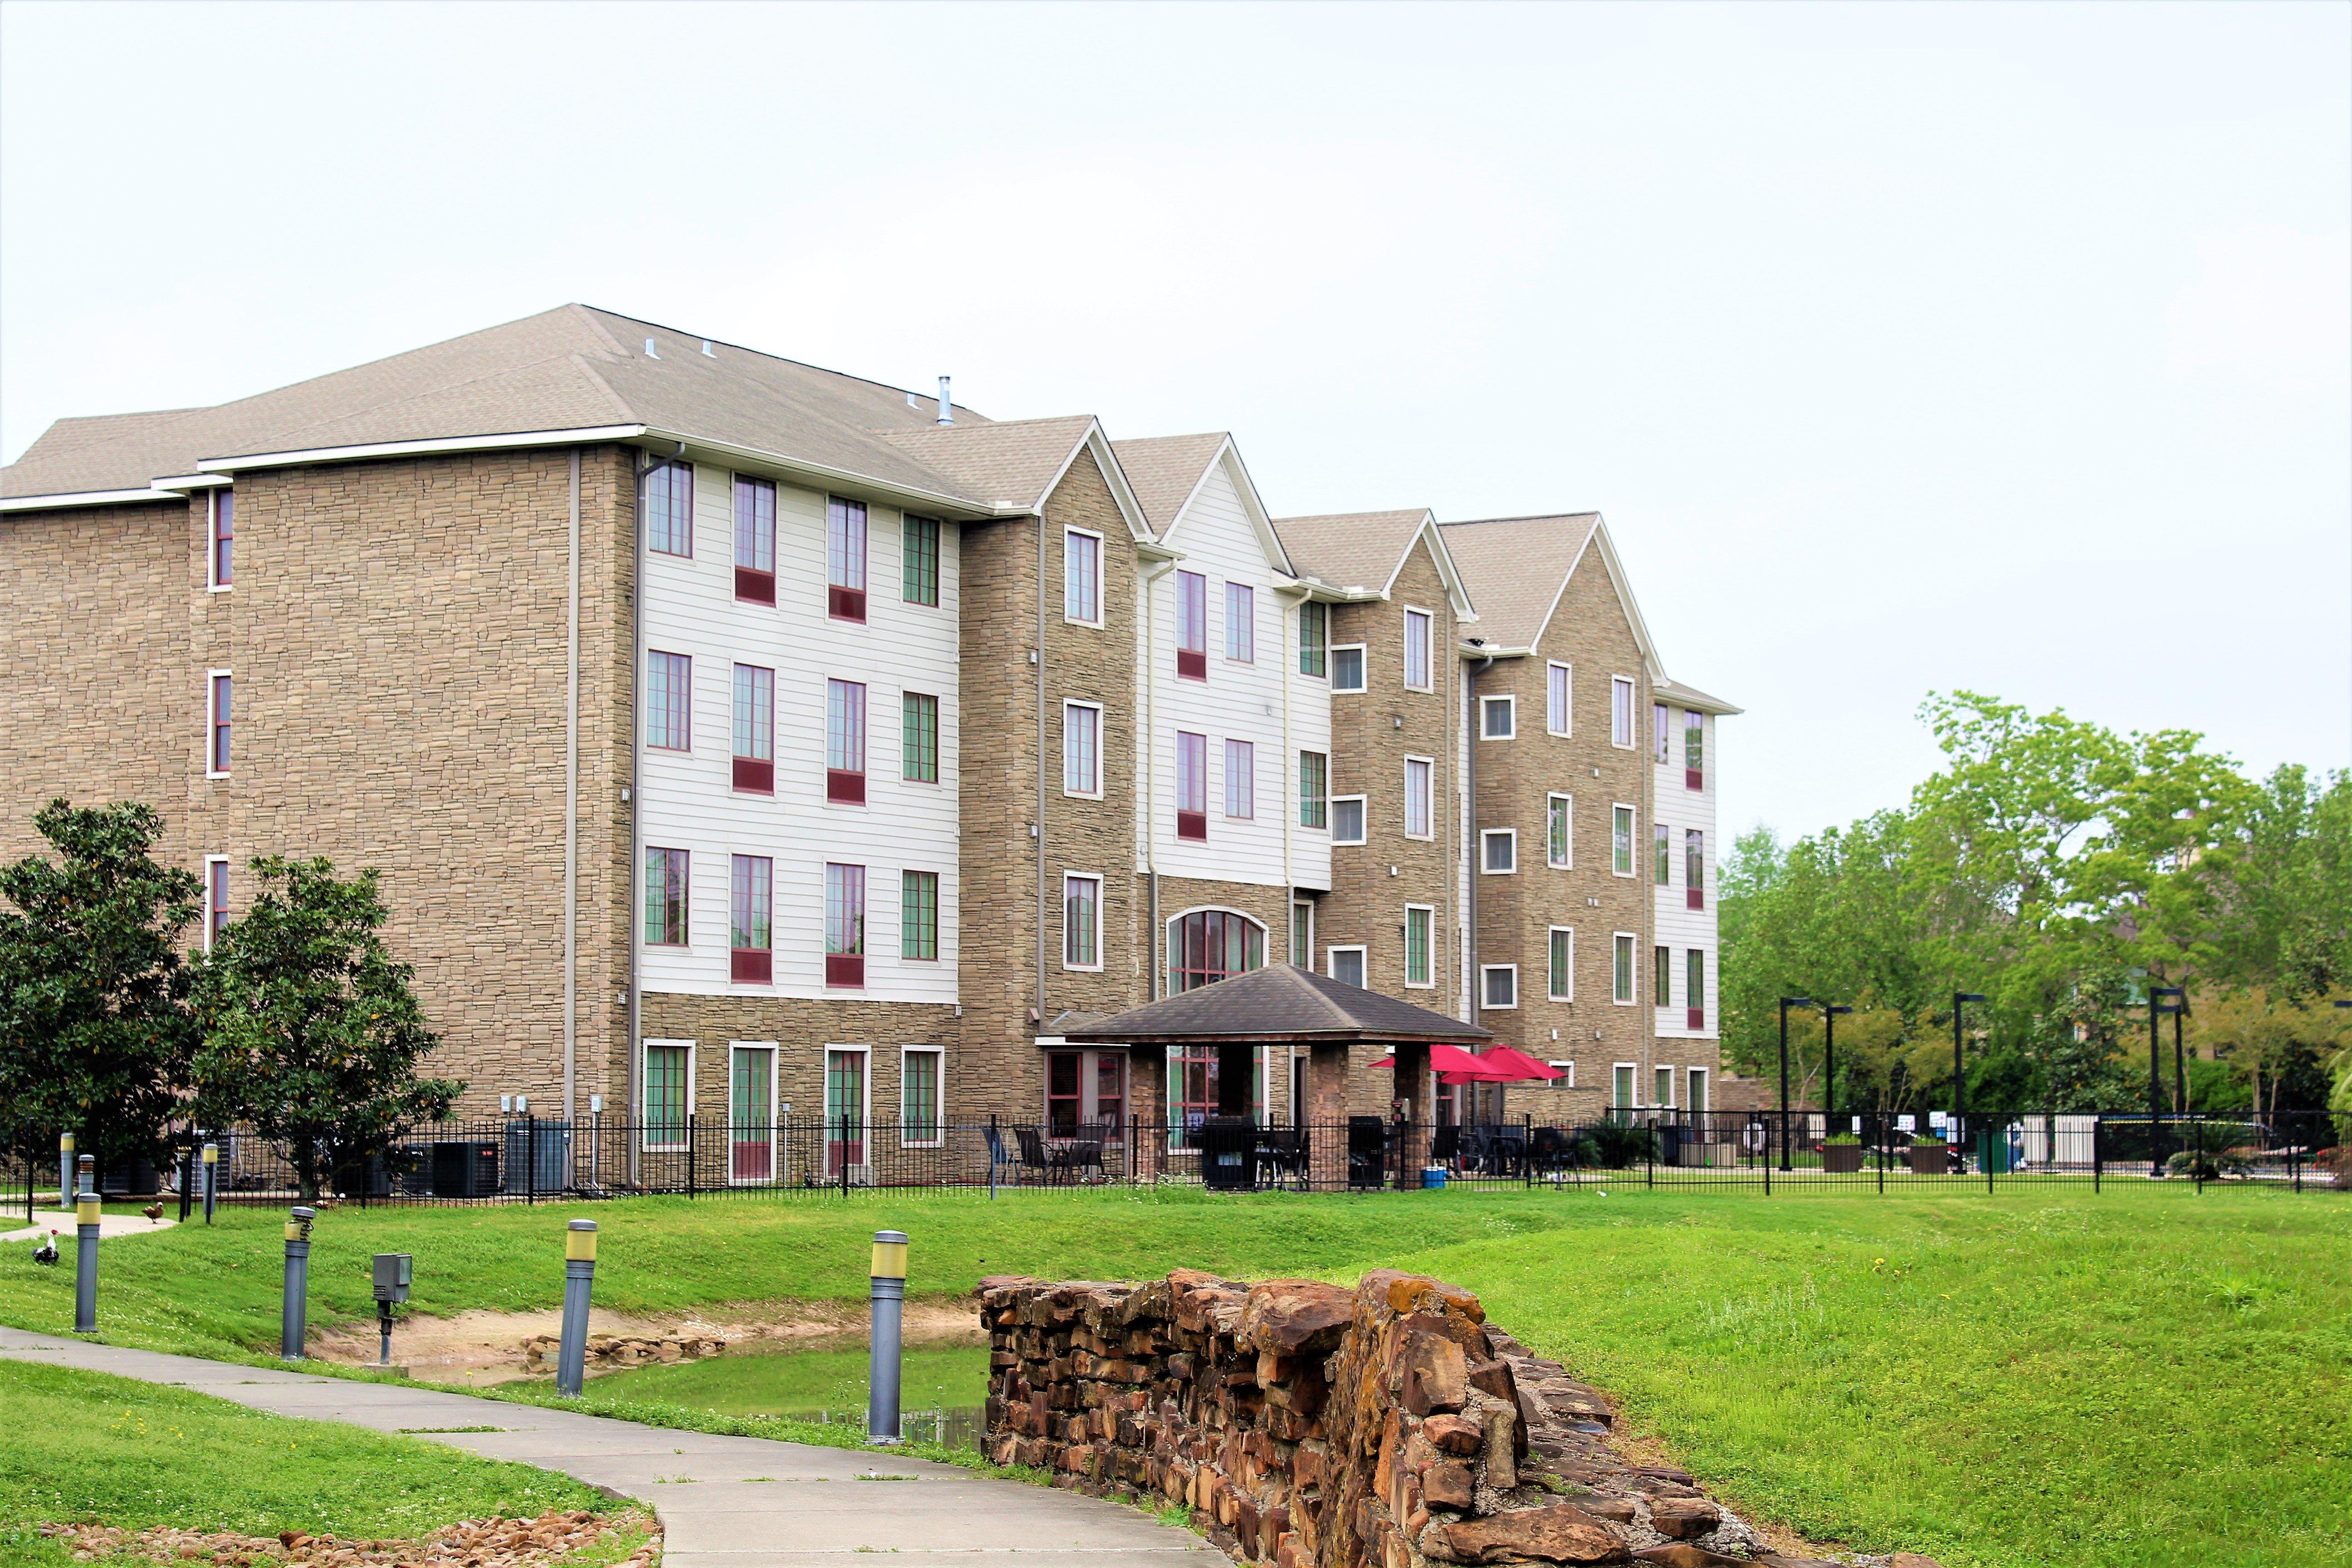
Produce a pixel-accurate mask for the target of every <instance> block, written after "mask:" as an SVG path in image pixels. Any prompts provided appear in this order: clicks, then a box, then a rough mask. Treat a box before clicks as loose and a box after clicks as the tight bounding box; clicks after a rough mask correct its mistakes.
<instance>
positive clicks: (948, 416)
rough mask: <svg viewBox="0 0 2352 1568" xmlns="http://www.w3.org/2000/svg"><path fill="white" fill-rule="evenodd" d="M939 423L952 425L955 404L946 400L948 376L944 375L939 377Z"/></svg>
mask: <svg viewBox="0 0 2352 1568" xmlns="http://www.w3.org/2000/svg"><path fill="white" fill-rule="evenodd" d="M954 423H955V405H954V404H952V403H950V402H949V401H948V378H947V377H946V376H941V377H940V424H942V425H952V424H954Z"/></svg>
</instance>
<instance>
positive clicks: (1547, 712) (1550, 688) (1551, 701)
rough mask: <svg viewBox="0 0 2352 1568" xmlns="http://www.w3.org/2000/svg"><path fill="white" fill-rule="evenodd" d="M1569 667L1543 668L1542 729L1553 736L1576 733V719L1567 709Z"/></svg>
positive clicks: (1562, 665) (1553, 665)
mask: <svg viewBox="0 0 2352 1568" xmlns="http://www.w3.org/2000/svg"><path fill="white" fill-rule="evenodd" d="M1569 679H1570V676H1569V667H1568V666H1567V665H1564V664H1548V665H1546V666H1544V728H1545V729H1547V730H1549V731H1551V732H1552V733H1553V734H1555V735H1571V734H1574V733H1575V732H1576V717H1575V713H1574V711H1573V710H1571V709H1570V707H1569V701H1568V699H1569V684H1568V683H1569Z"/></svg>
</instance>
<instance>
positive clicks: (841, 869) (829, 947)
mask: <svg viewBox="0 0 2352 1568" xmlns="http://www.w3.org/2000/svg"><path fill="white" fill-rule="evenodd" d="M824 983H825V984H827V985H842V986H857V985H863V984H866V868H865V867H863V866H835V865H827V866H826V867H825V868H824Z"/></svg>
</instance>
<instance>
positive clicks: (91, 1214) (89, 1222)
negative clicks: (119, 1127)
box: [66, 1132, 99, 1334]
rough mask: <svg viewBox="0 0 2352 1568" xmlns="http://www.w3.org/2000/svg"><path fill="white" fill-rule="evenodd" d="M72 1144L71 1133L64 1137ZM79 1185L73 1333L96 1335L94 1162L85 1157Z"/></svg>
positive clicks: (96, 1234)
mask: <svg viewBox="0 0 2352 1568" xmlns="http://www.w3.org/2000/svg"><path fill="white" fill-rule="evenodd" d="M66 1142H68V1144H70V1143H71V1142H73V1134H72V1133H70V1132H68V1134H66ZM76 1163H77V1164H79V1167H80V1173H81V1183H80V1185H79V1187H78V1188H77V1189H76V1191H75V1194H74V1332H75V1333H78V1334H94V1333H96V1332H98V1211H99V1202H98V1162H97V1160H95V1159H93V1158H92V1157H91V1156H89V1155H88V1154H84V1155H81V1156H80V1157H79V1160H78V1161H77V1162H76Z"/></svg>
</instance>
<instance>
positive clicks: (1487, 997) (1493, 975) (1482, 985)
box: [1478, 963, 1519, 1008]
mask: <svg viewBox="0 0 2352 1568" xmlns="http://www.w3.org/2000/svg"><path fill="white" fill-rule="evenodd" d="M1478 1005H1479V1006H1481V1007H1488V1008H1493V1007H1516V1006H1517V1005H1519V966H1518V965H1517V964H1516V963H1488V964H1482V965H1480V967H1479V973H1478Z"/></svg>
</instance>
